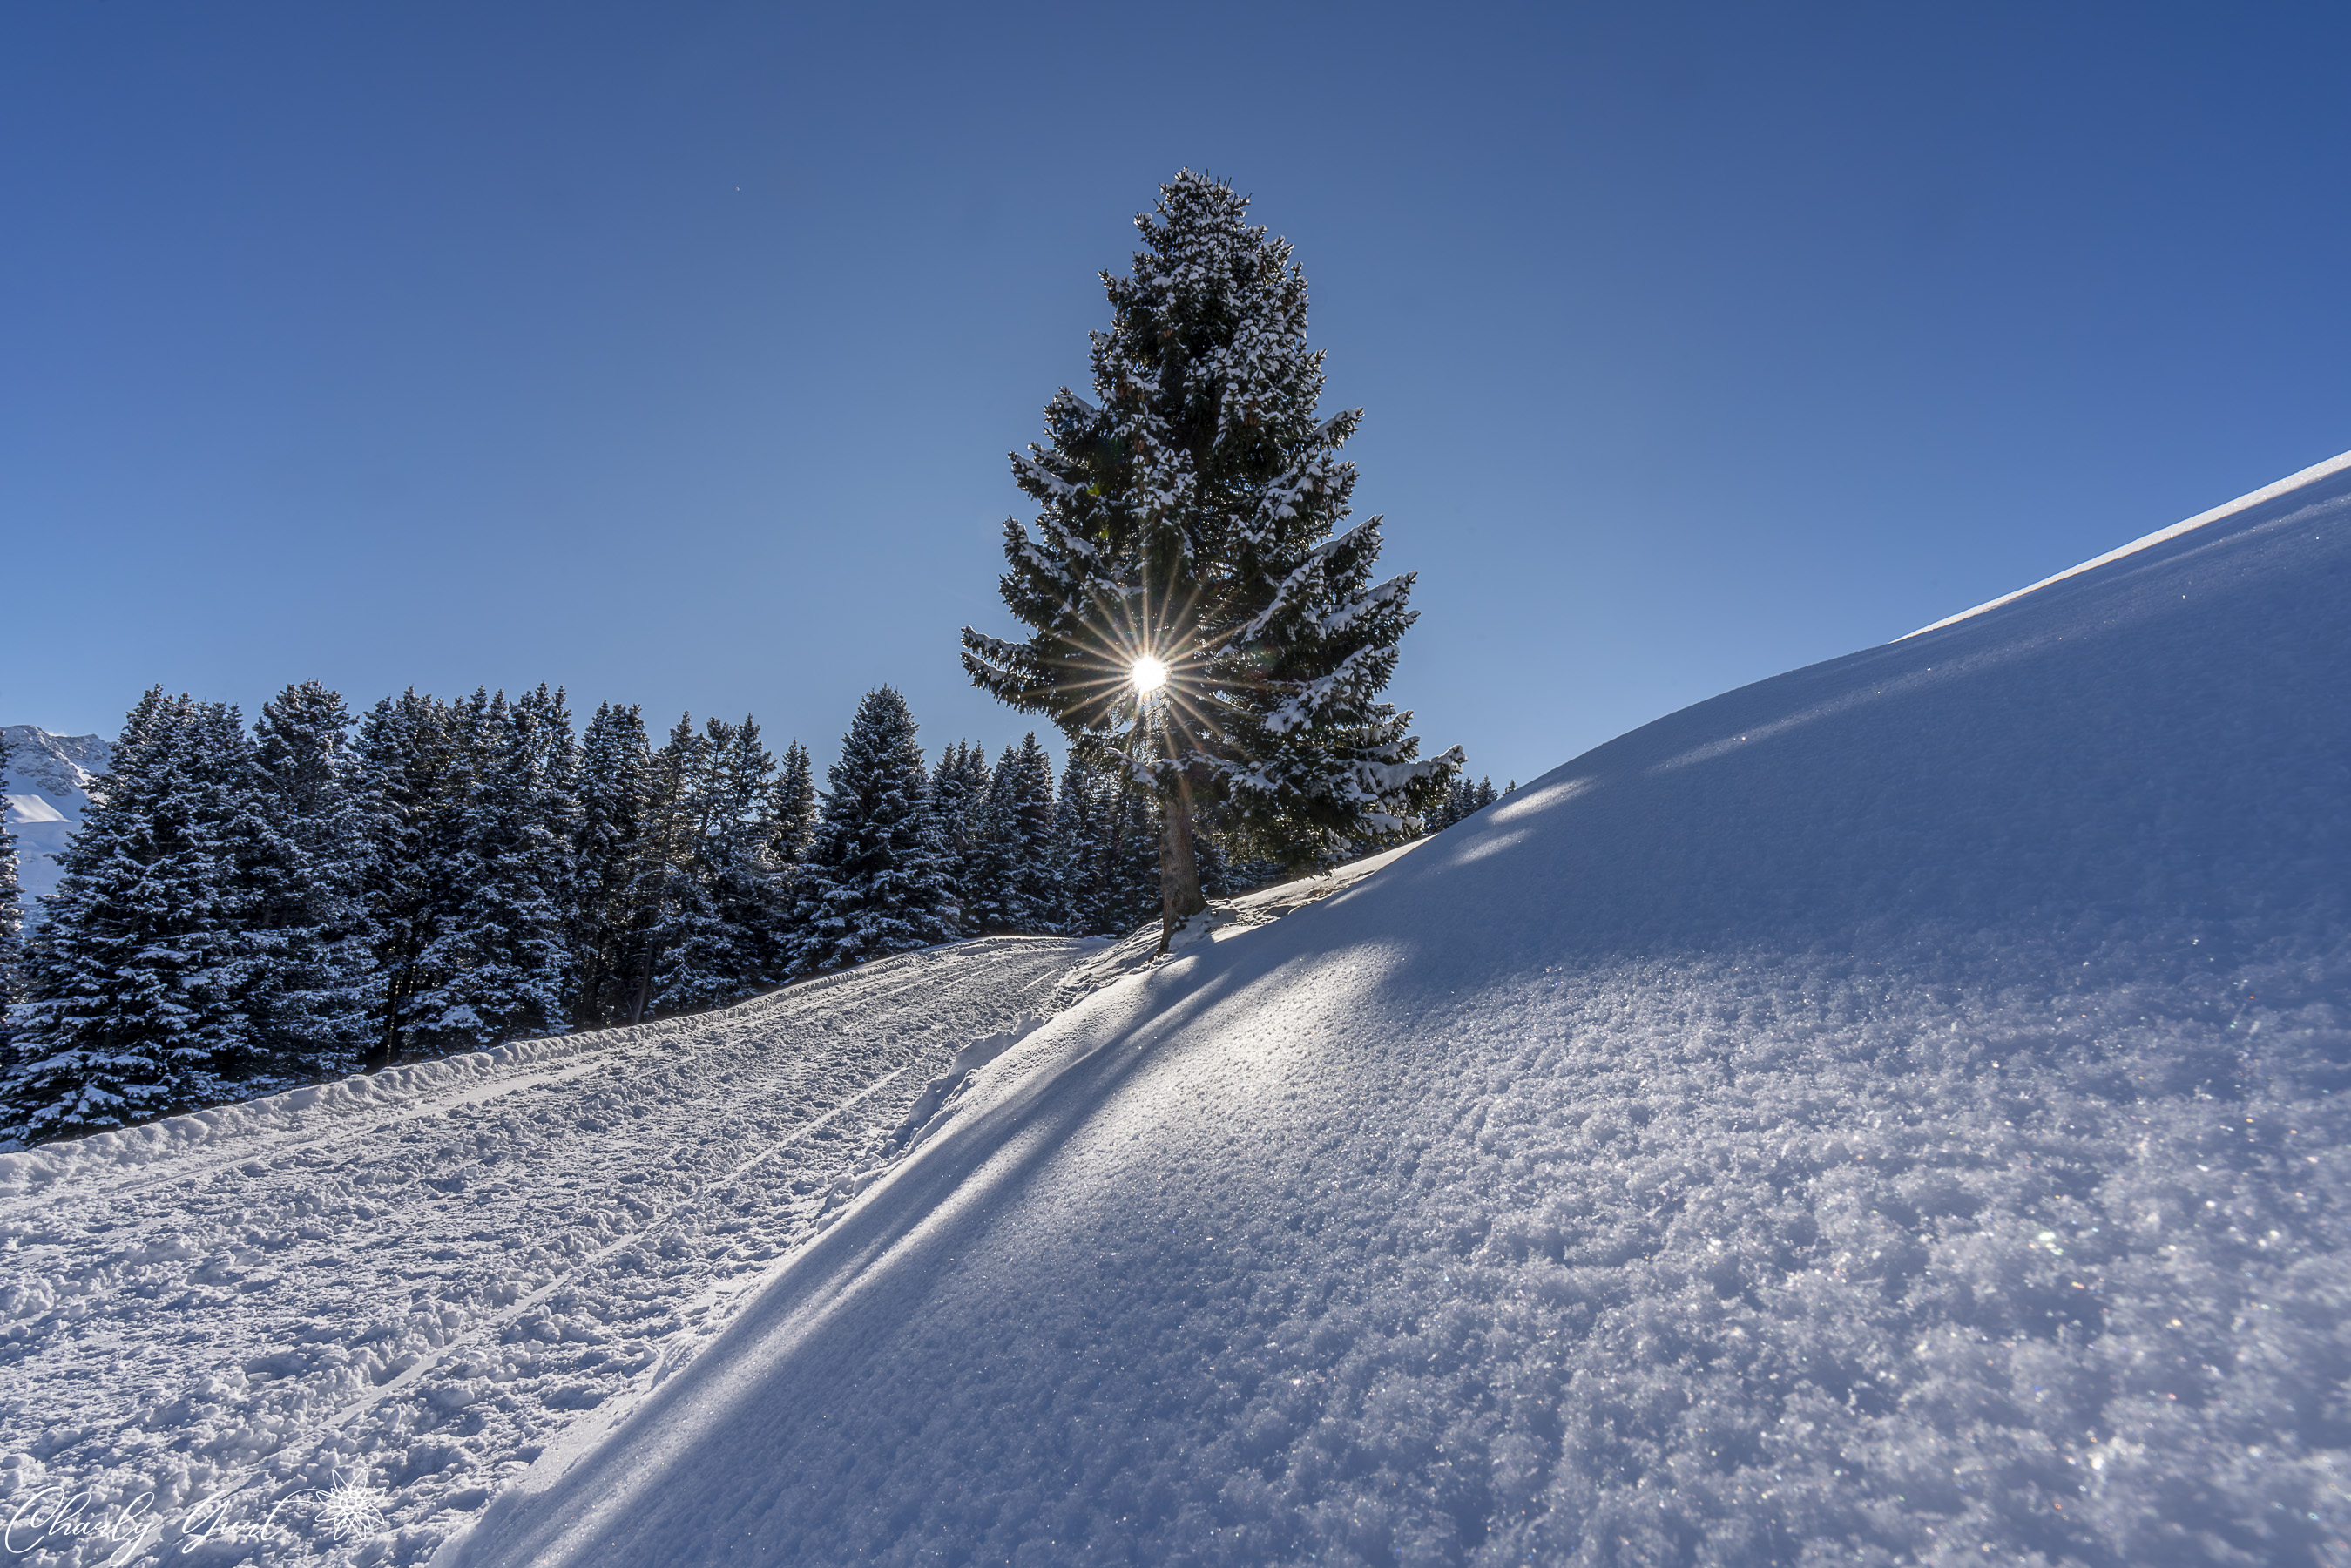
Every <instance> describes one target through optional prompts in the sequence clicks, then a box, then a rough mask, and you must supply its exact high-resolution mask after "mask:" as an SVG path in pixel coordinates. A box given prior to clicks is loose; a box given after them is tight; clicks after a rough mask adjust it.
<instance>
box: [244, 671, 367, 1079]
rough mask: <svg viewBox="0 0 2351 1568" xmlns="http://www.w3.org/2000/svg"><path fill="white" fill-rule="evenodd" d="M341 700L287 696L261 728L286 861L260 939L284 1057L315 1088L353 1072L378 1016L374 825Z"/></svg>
mask: <svg viewBox="0 0 2351 1568" xmlns="http://www.w3.org/2000/svg"><path fill="white" fill-rule="evenodd" d="M350 723H351V720H350V712H349V711H348V710H347V709H346V708H345V707H344V706H343V699H342V697H341V696H340V695H339V694H337V693H335V692H331V691H329V690H328V689H327V688H326V687H324V686H322V685H319V683H318V682H316V681H306V682H303V683H302V684H300V685H290V686H287V688H286V689H285V690H284V691H282V692H280V693H278V694H277V695H276V696H275V697H272V698H271V699H270V700H269V701H268V702H266V703H265V704H263V705H262V708H261V715H260V716H259V717H258V718H256V720H255V721H254V742H255V744H254V752H253V764H254V774H255V778H256V781H257V783H258V785H259V787H260V789H261V794H262V798H263V800H264V802H265V805H266V809H267V810H268V812H269V815H270V817H271V818H272V825H273V828H274V830H275V831H274V834H273V838H276V839H279V840H282V842H283V845H284V849H285V851H286V852H290V854H289V855H288V856H287V859H285V860H283V861H281V862H277V863H274V864H271V863H266V862H265V864H264V867H263V875H264V878H265V880H266V885H265V886H264V887H263V888H262V889H260V890H259V891H260V892H261V894H262V897H261V900H260V903H259V906H258V907H257V908H256V911H255V915H254V919H255V926H254V930H255V934H256V936H257V937H259V938H261V939H262V940H264V941H265V942H266V944H267V945H268V956H269V959H270V963H271V965H272V967H274V968H275V970H276V971H277V973H276V975H275V977H274V980H273V986H272V989H273V991H274V993H275V995H274V997H273V998H272V1002H273V1005H272V1012H273V1014H274V1019H273V1029H274V1032H275V1034H276V1035H277V1040H276V1041H275V1043H276V1045H277V1049H278V1050H280V1051H283V1052H285V1053H286V1054H287V1056H288V1057H289V1058H290V1059H291V1060H292V1061H297V1062H298V1063H299V1064H300V1065H301V1068H302V1070H303V1071H305V1072H306V1073H307V1075H308V1076H312V1077H323V1076H326V1075H329V1074H330V1073H335V1072H343V1071H350V1070H351V1069H352V1068H353V1067H355V1066H356V1065H358V1063H359V1061H360V1059H361V1058H362V1057H363V1056H364V1055H365V1053H366V1050H367V1046H368V1042H369V1040H370V1039H371V1034H372V1031H373V1028H374V1022H375V1016H376V1006H375V998H374V996H373V994H372V991H373V986H372V977H371V971H372V969H373V967H374V955H373V950H372V949H373V937H374V932H373V930H372V927H371V924H370V922H369V918H368V897H367V882H368V869H369V868H368V852H369V835H368V825H369V814H368V810H367V802H366V800H365V799H364V797H363V795H362V793H361V790H360V787H359V780H358V778H357V774H358V762H357V759H356V758H355V757H354V756H353V754H352V750H351V747H350V734H349V731H350Z"/></svg>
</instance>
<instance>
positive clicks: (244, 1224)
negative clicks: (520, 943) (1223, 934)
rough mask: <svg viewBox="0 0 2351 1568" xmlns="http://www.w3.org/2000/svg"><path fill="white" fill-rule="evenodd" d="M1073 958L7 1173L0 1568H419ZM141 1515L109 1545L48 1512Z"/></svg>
mask: <svg viewBox="0 0 2351 1568" xmlns="http://www.w3.org/2000/svg"><path fill="white" fill-rule="evenodd" d="M1093 950H1095V948H1094V946H1093V945H1092V944H1087V943H1081V942H1064V941H1058V940H1052V939H1040V938H1020V937H1004V938H995V939H991V940H987V941H982V942H970V943H963V944H958V945H956V946H952V947H947V948H942V949H935V950H933V951H930V952H925V953H921V954H914V955H909V956H904V957H901V958H897V959H893V960H890V961H887V962H883V963H880V964H875V965H872V966H869V967H866V968H863V969H859V970H855V971H852V972H851V973H849V974H847V975H844V976H841V977H829V978H826V979H821V980H818V981H813V982H810V984H807V985H804V986H797V987H793V988H789V989H788V990H785V991H782V992H778V993H777V994H775V995H773V996H769V997H765V998H758V999H756V1000H753V1001H749V1002H746V1003H743V1004H742V1005H740V1006H738V1007H734V1008H729V1009H724V1010H722V1011H719V1012H716V1013H711V1014H705V1015H703V1016H700V1017H696V1018H691V1019H672V1020H667V1021H664V1022H660V1023H654V1024H649V1025H645V1026H643V1027H642V1028H638V1029H630V1030H608V1031H604V1032H601V1033H596V1034H590V1035H581V1036H575V1037H569V1038H565V1039H559V1040H529V1041H523V1042H520V1043H518V1044H516V1045H511V1046H505V1047H501V1048H499V1049H498V1050H496V1051H486V1052H482V1053H478V1054H475V1055H472V1056H465V1057H458V1058H454V1059H452V1060H449V1061H438V1062H431V1063H426V1064H423V1065H421V1066H416V1067H409V1068H401V1069H396V1070H393V1071H387V1072H382V1073H378V1074H375V1075H373V1076H371V1077H366V1078H353V1079H349V1080H346V1081H343V1082H340V1083H333V1084H326V1085H320V1086H319V1087H316V1088H311V1089H305V1090H299V1091H297V1092H293V1093H290V1094H281V1095H277V1096H274V1097H272V1098H270V1099H267V1100H263V1101H256V1102H253V1103H247V1104H243V1105H233V1106H225V1107H222V1108H220V1109H218V1110H215V1111H207V1112H203V1113H197V1114H194V1115H190V1116H180V1117H174V1118H172V1119H171V1120H169V1121H165V1122H162V1123H158V1124H154V1125H152V1126H147V1127H138V1128H131V1129H128V1130H125V1131H122V1132H118V1133H108V1134H99V1135H97V1136H94V1137H89V1138H84V1139H81V1140H78V1141H77V1142H74V1143H69V1144H59V1145H47V1146H44V1147H42V1148H39V1149H35V1150H30V1151H26V1152H24V1153H19V1154H13V1155H0V1526H8V1521H11V1520H15V1521H16V1524H15V1525H14V1526H8V1528H9V1529H10V1531H11V1533H9V1534H8V1535H7V1537H6V1539H5V1541H0V1561H6V1562H9V1563H16V1562H19V1561H22V1562H26V1563H82V1564H89V1563H99V1562H102V1561H108V1560H110V1558H111V1556H112V1553H113V1552H116V1551H117V1550H119V1549H126V1550H130V1555H127V1556H125V1557H123V1558H122V1559H121V1561H124V1562H162V1561H169V1562H173V1563H178V1562H183V1561H186V1562H193V1563H217V1562H222V1561H228V1560H232V1559H233V1560H237V1561H246V1560H251V1561H255V1562H259V1563H293V1562H325V1561H338V1560H340V1561H350V1554H351V1553H352V1552H358V1553H359V1560H360V1561H362V1562H375V1561H392V1562H413V1561H420V1560H422V1559H423V1558H425V1557H429V1556H430V1555H431V1554H432V1552H433V1551H434V1548H435V1547H436V1546H437V1545H438V1544H439V1542H441V1540H442V1539H443V1538H444V1536H446V1535H447V1534H449V1533H450V1532H451V1531H454V1530H455V1529H457V1528H458V1527H459V1526H460V1525H461V1524H462V1523H463V1522H464V1521H466V1520H467V1519H468V1518H469V1517H470V1515H469V1511H471V1510H475V1509H478V1508H480V1507H481V1506H482V1504H483V1502H484V1500H486V1499H487V1498H488V1497H489V1496H490V1494H491V1493H492V1492H493V1491H494V1490H496V1489H497V1488H498V1487H500V1486H502V1485H505V1484H508V1483H510V1482H511V1481H512V1480H513V1479H515V1478H516V1477H517V1476H518V1475H519V1474H521V1473H523V1472H524V1471H525V1470H526V1469H528V1466H529V1465H530V1464H532V1463H533V1462H534V1461H537V1460H540V1459H541V1458H544V1457H545V1456H547V1455H549V1454H550V1453H552V1454H554V1455H556V1456H560V1455H561V1454H562V1453H564V1452H565V1451H567V1448H566V1446H567V1445H571V1446H580V1445H584V1444H585V1443H586V1442H587V1441H588V1440H589V1439H590V1438H591V1437H593V1435H594V1434H595V1432H596V1431H598V1430H599V1429H601V1426H602V1424H603V1423H605V1422H607V1421H609V1420H611V1418H613V1417H614V1416H617V1415H619V1414H622V1413H624V1412H625V1411H627V1410H628V1409H629V1408H631V1407H632V1405H633V1404H634V1403H635V1402H636V1401H637V1400H638V1399H639V1398H641V1397H642V1396H643V1395H644V1394H645V1393H646V1392H647V1391H648V1390H649V1389H651V1388H652V1387H653V1386H655V1385H657V1384H659V1383H660V1381H661V1380H662V1379H663V1378H664V1377H666V1376H669V1375H672V1374H673V1373H674V1372H675V1371H676V1370H677V1369H678V1368H679V1367H680V1366H682V1365H684V1364H688V1363H689V1362H690V1360H691V1358H692V1357H693V1355H694V1354H695V1352H696V1351H697V1350H698V1349H699V1348H700V1347H701V1346H702V1345H703V1344H705V1343H707V1342H708V1340H709V1338H710V1336H711V1335H712V1334H713V1333H715V1332H716V1330H717V1329H718V1328H719V1327H720V1326H721V1325H723V1324H724V1323H725V1322H726V1321H727V1320H728V1319H729V1317H730V1316H731V1314H732V1313H733V1312H734V1310H735V1307H736V1304H737V1301H739V1300H740V1299H742V1297H743V1295H744V1294H745V1292H747V1291H751V1290H753V1289H754V1288H755V1287H756V1286H758V1283H759V1282H760V1281H762V1280H763V1279H764V1278H765V1277H766V1276H767V1275H768V1273H770V1272H772V1271H773V1270H775V1269H776V1268H777V1267H778V1260H780V1259H781V1258H783V1257H784V1256H786V1255H787V1254H788V1253H789V1251H790V1250H791V1249H793V1248H795V1247H797V1246H799V1244H800V1243H802V1242H803V1241H805V1240H806V1239H808V1238H809V1237H810V1236H812V1235H814V1234H816V1233H817V1231H818V1230H819V1229H820V1228H821V1227H822V1226H823V1225H824V1224H825V1223H826V1222H827V1220H828V1218H830V1217H831V1216H833V1215H837V1214H838V1213H840V1212H841V1208H842V1206H843V1205H844V1204H845V1203H846V1202H847V1201H848V1199H849V1198H850V1197H851V1196H852V1194H853V1193H854V1191H855V1190H856V1189H857V1187H858V1186H860V1185H862V1184H865V1183H870V1182H871V1181H872V1179H873V1172H874V1171H875V1170H876V1169H879V1168H884V1167H886V1164H887V1161H888V1159H889V1158H890V1157H891V1156H892V1155H893V1152H894V1148H895V1145H893V1141H892V1134H893V1131H894V1130H895V1129H896V1128H897V1127H898V1126H899V1125H900V1124H901V1123H902V1122H903V1121H904V1120H905V1118H906V1117H907V1115H908V1114H909V1113H910V1111H911V1110H912V1108H913V1107H914V1105H915V1104H916V1103H917V1102H918V1101H919V1100H920V1098H921V1097H922V1096H923V1095H924V1094H925V1092H926V1091H927V1090H928V1088H929V1083H930V1081H931V1079H932V1078H933V1077H934V1076H935V1075H936V1074H938V1073H939V1072H940V1071H941V1070H942V1069H943V1068H944V1067H945V1066H946V1063H947V1062H948V1061H950V1060H951V1059H952V1058H953V1057H954V1056H955V1055H956V1053H957V1052H958V1051H963V1050H965V1049H967V1048H968V1047H969V1046H971V1045H972V1044H973V1043H974V1042H977V1041H983V1040H990V1039H991V1038H993V1039H995V1040H998V1041H999V1042H1000V1041H1002V1040H1004V1038H1005V1037H1006V1036H1007V1034H1008V1033H1010V1032H1014V1031H1017V1030H1018V1029H1019V1027H1021V1024H1022V1021H1023V1020H1022V1019H1021V1016H1020V1015H1021V1014H1022V1013H1023V1012H1024V1011H1028V1010H1030V1009H1034V1008H1035V1006H1036V1005H1037V998H1039V997H1040V995H1043V994H1045V993H1047V992H1048V991H1049V990H1050V988H1051V987H1052V986H1053V984H1054V982H1055V981H1057V980H1058V979H1059V977H1060V976H1061V972H1062V970H1063V969H1064V968H1065V967H1067V966H1068V965H1069V964H1070V962H1071V960H1072V959H1074V958H1076V957H1078V956H1081V955H1083V954H1085V953H1088V952H1092V951H1093ZM550 1462H559V1460H558V1461H550ZM338 1486H344V1487H347V1488H349V1489H350V1492H351V1494H352V1495H354V1496H356V1497H358V1498H360V1500H363V1502H364V1503H365V1504H366V1506H365V1507H364V1508H362V1509H360V1511H359V1513H360V1523H363V1524H364V1525H365V1528H364V1529H360V1528H357V1527H356V1526H354V1527H353V1528H352V1529H351V1530H349V1531H346V1539H344V1540H341V1541H338V1539H337V1538H336V1533H335V1530H334V1528H333V1526H334V1524H335V1523H336V1522H337V1519H336V1518H335V1516H333V1515H331V1514H330V1513H329V1511H326V1510H325V1509H324V1508H323V1507H322V1502H323V1494H325V1493H328V1492H330V1491H332V1490H334V1489H335V1488H337V1487H338ZM142 1493H152V1494H153V1499H154V1500H153V1501H152V1504H151V1505H150V1506H149V1508H148V1509H147V1511H146V1512H145V1514H144V1515H143V1518H144V1519H145V1520H147V1521H152V1522H153V1523H155V1524H157V1525H158V1526H160V1527H161V1530H160V1532H159V1533H158V1534H157V1535H156V1536H155V1537H154V1538H153V1539H152V1540H151V1541H148V1542H146V1543H145V1544H143V1545H141V1546H139V1547H137V1548H135V1549H131V1542H132V1540H133V1539H134V1538H135V1537H136V1535H137V1533H138V1532H137V1531H131V1532H129V1533H118V1534H117V1535H116V1536H115V1537H114V1538H113V1539H110V1540H99V1539H92V1538H76V1537H74V1536H72V1535H71V1534H70V1532H69V1531H67V1530H65V1529H63V1528H61V1527H56V1521H52V1520H51V1519H50V1513H51V1511H54V1510H55V1509H57V1507H58V1506H59V1505H61V1504H66V1503H70V1502H71V1500H74V1499H77V1498H86V1499H88V1501H87V1503H86V1504H85V1505H84V1507H83V1510H82V1511H81V1513H80V1514H78V1515H75V1516H69V1517H68V1519H67V1520H66V1521H64V1523H67V1524H70V1523H71V1522H73V1521H74V1519H75V1518H77V1517H78V1518H79V1519H80V1520H82V1521H85V1522H99V1521H119V1520H120V1512H119V1511H120V1510H121V1509H124V1508H132V1509H134V1510H135V1508H136V1500H137V1499H138V1498H139V1497H140V1495H141V1494H142ZM273 1507H274V1508H276V1510H277V1513H276V1515H275V1517H274V1518H273V1516H272V1513H271V1510H272V1509H273ZM207 1540H208V1541H209V1542H210V1544H209V1545H205V1544H204V1542H205V1541H207ZM233 1541H235V1542H236V1543H238V1544H240V1545H242V1546H243V1547H244V1548H246V1551H240V1552H228V1551H226V1550H225V1549H226V1547H227V1546H228V1545H229V1544H231V1543H232V1542H233ZM183 1549H196V1550H199V1551H201V1552H211V1553H213V1555H208V1556H207V1555H195V1556H189V1555H186V1554H185V1553H184V1552H183ZM247 1552H250V1558H249V1559H248V1556H247ZM77 1553H78V1555H77Z"/></svg>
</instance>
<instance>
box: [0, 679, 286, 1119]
mask: <svg viewBox="0 0 2351 1568" xmlns="http://www.w3.org/2000/svg"><path fill="white" fill-rule="evenodd" d="M249 769H250V759H249V756H248V752H247V743H246V738H245V731H244V727H243V724H242V722H241V721H240V720H239V719H238V717H237V716H236V713H235V709H234V708H229V707H226V706H223V705H220V704H214V703H199V702H197V701H195V700H194V699H193V698H191V697H188V696H184V695H183V696H178V697H170V696H166V695H164V694H163V691H162V687H160V686H158V687H155V688H153V689H152V690H151V691H149V692H148V693H147V694H146V695H144V696H142V697H141V699H140V701H139V704H138V706H136V707H134V708H132V709H131V713H130V716H129V717H128V718H127V720H126V721H125V723H124V726H123V731H122V736H121V738H120V740H119V741H117V743H116V746H115V750H114V755H113V760H112V763H111V765H110V768H109V769H108V772H107V774H106V776H105V777H104V778H103V779H100V780H99V784H98V786H97V787H96V788H94V789H92V791H91V800H90V807H89V811H88V813H87V814H86V815H85V816H84V817H83V819H82V824H81V827H80V830H79V831H78V832H77V833H76V834H75V835H74V838H73V841H71V843H69V844H68V846H67V848H66V850H65V852H64V853H63V854H61V855H60V856H59V857H58V865H59V868H60V872H61V874H60V876H59V878H58V882H57V892H56V893H55V894H52V895H51V896H50V898H49V900H48V918H47V920H46V921H45V922H44V923H43V924H42V925H40V926H39V927H38V928H37V931H36V932H35V935H34V940H33V943H32V951H31V953H30V954H29V956H28V962H27V964H26V969H27V970H28V974H27V980H28V982H29V989H30V991H31V999H30V1000H29V1001H28V1002H27V1003H26V1005H25V1007H24V1009H23V1012H22V1018H23V1023H24V1029H23V1035H22V1038H21V1039H20V1040H19V1041H18V1044H17V1058H18V1060H17V1064H16V1069H15V1071H13V1072H12V1073H11V1074H10V1076H9V1080H8V1082H7V1085H6V1098H7V1102H8V1104H9V1107H10V1110H11V1113H12V1117H11V1119H12V1121H13V1122H14V1124H15V1130H16V1135H18V1136H20V1137H22V1138H24V1139H25V1140H26V1142H37V1141H40V1140H44V1139H47V1138H54V1137H62V1136H70V1135H73V1134H80V1133H87V1132H92V1131H96V1130H98V1129H99V1128H104V1127H117V1126H124V1125H128V1124H132V1123H136V1122H143V1121H148V1120H151V1119H152V1118H153V1117H156V1116H160V1115H165V1114H169V1113H172V1112H173V1111H177V1110H181V1109H184V1108H186V1107H188V1106H190V1105H192V1104H196V1103H204V1100H205V1099H206V1098H208V1097H209V1094H210V1092H212V1089H213V1086H214V1083H215V1082H217V1080H218V1078H219V1076H221V1075H222V1074H224V1073H235V1072H237V1071H244V1070H246V1069H249V1068H250V1066H251V1065H252V1064H253V1059H254V1056H255V1054H256V1028H255V1019H254V1018H253V1016H252V1004H253V1002H254V999H255V993H256V975H257V972H258V971H259V969H260V967H261V966H260V965H259V964H258V963H257V962H256V955H255V953H254V950H253V947H252V945H251V943H250V942H249V940H248V938H247V936H246V929H247V926H248V924H249V920H250V917H251V915H252V912H253V893H252V888H251V886H250V885H249V883H246V881H245V880H244V879H243V878H242V877H241V876H240V874H239V867H238V863H237V859H238V857H237V852H236V846H235V843H234V842H233V841H232V837H233V835H234V834H235V833H236V832H238V831H240V823H239V821H238V819H239V818H240V817H241V816H242V815H243V814H244V813H246V811H248V810H250V808H251V805H252V801H253V792H252V790H251V787H250V771H249Z"/></svg>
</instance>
